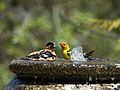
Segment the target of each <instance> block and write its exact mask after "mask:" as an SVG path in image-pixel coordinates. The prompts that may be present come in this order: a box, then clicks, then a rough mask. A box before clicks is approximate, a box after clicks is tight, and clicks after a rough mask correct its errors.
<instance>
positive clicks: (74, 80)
mask: <svg viewBox="0 0 120 90" xmlns="http://www.w3.org/2000/svg"><path fill="white" fill-rule="evenodd" d="M9 69H10V71H11V72H13V73H14V74H15V75H14V78H13V79H12V80H11V81H10V83H9V84H8V85H7V86H6V88H5V90H11V89H12V90H18V89H20V90H21V89H22V90H26V89H29V90H38V89H42V90H44V89H45V90H46V89H51V90H81V89H82V90H84V89H85V90H86V89H87V90H88V88H93V89H89V90H96V88H98V89H97V90H101V89H100V88H102V90H107V89H105V88H110V86H111V87H112V88H117V89H118V88H120V84H119V83H120V61H119V60H110V59H99V58H91V59H88V60H87V61H86V62H78V63H74V62H72V61H69V60H63V59H57V60H56V61H51V62H49V61H32V60H13V61H12V62H11V63H10V65H9ZM111 83H112V84H111ZM116 83H117V84H116ZM116 85H117V86H116ZM114 86H115V87H114ZM103 88H104V89H103ZM110 90H112V89H110Z"/></svg>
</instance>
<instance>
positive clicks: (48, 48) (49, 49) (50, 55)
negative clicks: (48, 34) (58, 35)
mask: <svg viewBox="0 0 120 90" xmlns="http://www.w3.org/2000/svg"><path fill="white" fill-rule="evenodd" d="M55 47H56V44H55V43H53V42H48V43H47V44H46V45H45V47H44V49H42V50H39V51H35V52H32V53H30V54H29V55H28V56H26V57H25V58H22V59H23V60H25V59H26V60H48V61H52V60H55V59H56V57H57V55H56V53H55Z"/></svg>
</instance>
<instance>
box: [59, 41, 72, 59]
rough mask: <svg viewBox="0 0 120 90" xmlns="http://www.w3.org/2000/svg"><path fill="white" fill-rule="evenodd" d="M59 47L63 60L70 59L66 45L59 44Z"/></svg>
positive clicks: (63, 43)
mask: <svg viewBox="0 0 120 90" xmlns="http://www.w3.org/2000/svg"><path fill="white" fill-rule="evenodd" d="M60 45H61V47H62V55H63V58H64V59H70V52H71V50H70V47H69V45H68V44H67V43H65V42H60Z"/></svg>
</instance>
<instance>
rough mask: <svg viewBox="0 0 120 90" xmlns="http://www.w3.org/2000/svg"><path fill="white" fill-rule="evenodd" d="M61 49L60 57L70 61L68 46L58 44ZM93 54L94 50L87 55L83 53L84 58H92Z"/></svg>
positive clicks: (61, 43)
mask: <svg viewBox="0 0 120 90" xmlns="http://www.w3.org/2000/svg"><path fill="white" fill-rule="evenodd" d="M60 45H61V48H62V55H63V58H64V59H67V60H68V59H70V53H71V49H70V47H69V45H68V44H67V43H65V42H60ZM93 52H95V50H91V51H89V52H87V53H84V54H83V55H84V57H85V58H88V57H89V56H92V54H93Z"/></svg>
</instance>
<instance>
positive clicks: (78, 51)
mask: <svg viewBox="0 0 120 90" xmlns="http://www.w3.org/2000/svg"><path fill="white" fill-rule="evenodd" d="M86 60H87V59H86V58H85V57H84V55H83V48H82V47H81V46H76V47H74V48H73V49H72V51H71V61H73V62H78V61H86Z"/></svg>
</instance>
